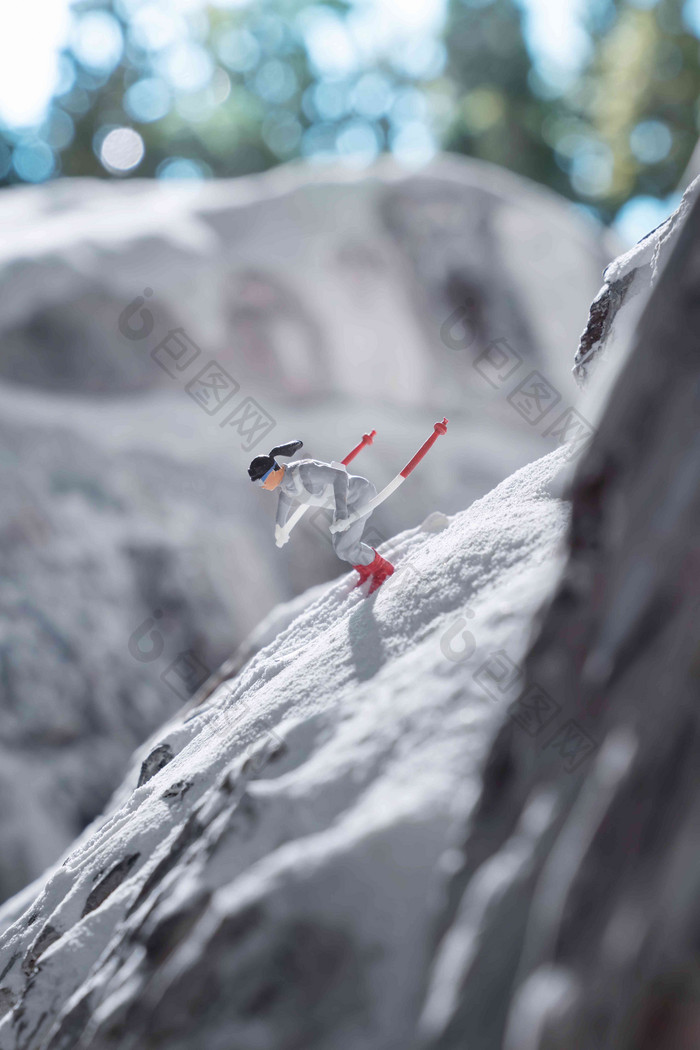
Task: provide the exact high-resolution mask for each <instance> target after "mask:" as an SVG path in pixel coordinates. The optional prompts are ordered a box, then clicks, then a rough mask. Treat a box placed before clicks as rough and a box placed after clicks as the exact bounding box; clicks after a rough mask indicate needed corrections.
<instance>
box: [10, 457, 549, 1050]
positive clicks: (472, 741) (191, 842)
mask: <svg viewBox="0 0 700 1050" xmlns="http://www.w3.org/2000/svg"><path fill="white" fill-rule="evenodd" d="M566 457H567V451H566V449H563V448H562V449H558V450H556V451H554V452H552V453H550V454H549V455H547V456H545V457H544V458H543V459H540V460H538V461H536V462H534V463H532V464H531V465H529V466H527V467H524V468H522V469H521V470H519V471H518V472H517V473H516V474H514V475H513V476H511V477H510V478H508V479H507V480H506V481H504V482H502V483H501V484H500V485H499V486H498V487H497V488H496V489H494V490H493V491H492V492H490V493H489V494H488V495H486V496H485V497H483V498H482V499H480V500H478V501H477V502H475V503H474V504H473V505H472V506H471V507H469V508H468V509H467V510H465V511H463V512H460V513H458V514H455V515H454V516H452V517H449V518H448V517H447V516H445V515H442V514H439V513H434V514H432V515H430V516H429V518H428V519H426V521H425V522H424V524H423V526H421V527H419V528H416V529H413V530H410V531H408V532H404V533H402V534H401V535H399V536H398V537H396V538H395V539H394V540H393V541H390V543H388V544H385V545H384V546H383V547H382V548H381V550H382V553H383V554H385V555H386V556H388V557H389V558H391V559H392V560H393V561H394V562H395V564H396V565H397V572H396V573H395V575H394V576H393V577H392V578H391V579H390V580H389V581H388V582H387V583H386V584H385V585H384V586H383V587H382V588H381V589H380V590H379V591H378V592H377V593H376V594H375V595H373V596H372V597H371V598H368V597H366V596H365V595H364V593H362V592H361V591H359V590H357V589H353V585H354V582H355V579H356V577H355V576H354V574H348V575H344V576H342V577H340V578H339V579H338V580H336V581H335V582H333V583H331V584H328V585H323V586H322V587H320V588H315V589H314V590H313V591H312V592H311V593H310V594H309V595H307V596H304V597H302V598H299V599H297V600H296V601H295V603H293V604H292V605H291V606H290V607H288V608H287V609H285V610H276V611H275V612H274V613H273V614H272V616H271V617H270V619H269V620H268V622H267V623H266V624H263V625H261V627H260V629H259V631H258V632H257V638H256V640H255V641H253V642H251V645H250V651H251V652H253V651H254V650H255V649H256V648H257V649H258V651H257V652H254V655H252V656H251V658H250V659H249V661H248V662H247V663H245V665H244V666H243V667H241V668H240V670H239V671H238V673H237V674H236V675H234V677H232V678H230V679H228V680H227V681H225V682H223V683H222V684H221V685H220V686H219V687H218V688H217V689H216V690H215V692H214V693H213V694H212V695H211V696H209V697H208V699H206V700H205V701H204V702H203V703H201V704H200V705H199V706H197V707H194V708H193V707H192V706H190V707H188V708H185V710H184V711H183V712H182V713H181V714H180V715H179V716H178V717H176V718H174V719H173V720H172V721H170V722H169V723H168V724H167V725H166V726H165V727H164V728H163V729H162V730H161V731H160V732H159V733H157V734H156V735H155V736H154V737H153V738H152V739H151V740H150V741H149V742H148V743H147V744H146V745H145V746H144V747H143V748H141V749H140V750H139V751H138V752H137V754H136V755H135V757H134V760H133V763H132V766H131V769H130V772H129V774H128V776H127V777H126V780H125V782H124V783H123V785H122V787H121V788H120V789H119V790H118V791H117V793H116V795H115V796H114V798H113V800H112V803H111V804H110V806H109V807H108V809H107V811H106V812H105V813H104V814H103V816H101V817H100V818H99V819H98V820H96V821H95V822H94V823H93V824H92V825H91V826H90V827H89V828H88V829H86V831H85V832H84V833H83V835H82V836H81V837H80V838H79V839H78V841H77V842H76V843H75V844H74V846H73V847H72V848H71V850H70V851H69V852H68V854H67V855H66V856H65V859H64V860H63V862H62V863H60V864H59V865H58V866H57V867H55V868H54V869H53V870H51V871H50V872H49V873H48V874H47V876H46V877H45V879H44V880H41V883H40V884H37V886H36V887H35V891H36V892H34V891H32V893H31V894H30V893H29V892H25V893H24V894H23V895H22V896H21V898H19V899H18V900H15V901H10V902H8V903H7V904H6V905H5V906H4V908H3V909H2V910H1V911H0V929H3V930H4V933H3V935H2V937H1V938H0V1014H2V1015H3V1016H2V1017H1V1019H0V1047H1V1048H2V1050H19V1048H20V1047H21V1048H22V1050H40V1048H44V1047H48V1046H49V1045H50V1044H51V1047H52V1050H54V1048H55V1047H56V1048H57V1047H68V1046H73V1045H77V1043H78V1040H79V1038H81V1037H82V1039H83V1042H80V1046H81V1047H82V1046H86V1047H87V1046H90V1047H95V1048H97V1047H103V1046H107V1045H109V1046H110V1047H111V1046H115V1047H116V1046H119V1047H124V1048H126V1047H127V1046H128V1047H132V1046H133V1047H136V1046H144V1045H151V1043H149V1042H148V1039H147V1038H146V1036H148V1038H149V1039H153V1040H154V1044H153V1045H155V1043H157V1042H158V1039H161V1040H163V1042H164V1044H167V1046H168V1048H169V1050H185V1048H188V1050H191V1048H192V1047H193V1046H195V1045H196V1046H197V1047H199V1048H202V1050H207V1048H212V1050H213V1048H214V1047H220V1046H246V1047H248V1048H270V1050H272V1048H273V1047H274V1048H275V1050H284V1048H286V1047H290V1048H291V1047H292V1046H300V1045H306V1046H309V1047H311V1046H313V1047H324V1048H326V1047H327V1048H328V1050H330V1048H331V1047H332V1048H333V1050H345V1048H347V1050H351V1048H352V1050H354V1048H357V1050H359V1048H362V1050H368V1048H377V1050H379V1048H380V1047H381V1048H382V1050H390V1048H394V1047H396V1048H397V1050H398V1048H399V1047H401V1048H404V1047H407V1046H409V1045H411V1043H412V1042H413V1040H414V1038H415V1026H416V1023H417V1018H418V1016H419V1014H420V1009H421V1000H422V993H423V990H424V988H425V982H426V977H427V972H428V964H429V961H430V954H431V951H432V945H433V943H434V933H435V922H436V917H437V915H438V913H439V910H440V906H441V903H442V897H441V894H442V890H443V889H444V886H445V883H446V878H447V874H448V871H449V861H450V856H451V854H450V844H451V841H452V834H453V830H454V828H455V827H458V826H460V824H461V823H462V822H463V820H464V818H465V815H466V813H467V812H468V810H469V808H470V807H471V805H472V804H473V802H474V799H475V796H476V792H477V788H478V771H479V766H480V763H481V762H482V760H483V758H484V757H485V753H486V750H487V747H488V744H489V742H490V740H491V739H492V737H493V734H494V733H495V731H496V730H497V727H498V725H499V724H500V723H501V721H502V720H503V719H504V718H506V717H507V704H506V703H504V702H495V701H494V700H493V699H491V698H489V696H488V695H487V694H486V693H485V691H484V690H483V688H482V687H481V686H480V685H479V682H478V681H477V679H476V678H475V672H476V671H477V669H478V668H480V667H481V666H482V665H483V663H484V662H485V661H486V660H488V658H489V657H490V656H491V655H492V654H494V653H496V652H505V653H506V654H507V655H508V657H509V658H510V659H511V660H513V661H514V662H516V663H518V662H519V661H520V660H521V658H522V656H523V655H524V651H525V649H526V646H527V643H528V640H529V637H530V633H531V627H532V621H533V615H534V614H535V613H536V611H537V610H538V608H539V607H540V606H541V604H542V602H543V601H544V600H545V599H546V597H547V595H548V593H549V592H550V590H551V588H552V586H553V584H554V582H555V578H556V575H557V573H558V571H559V569H560V567H561V557H562V553H563V550H562V544H561V540H562V536H563V533H564V530H565V527H566V524H567V521H568V509H569V508H568V504H567V503H566V502H565V501H564V500H562V499H561V498H559V486H558V484H557V477H558V475H560V472H561V470H562V467H564V465H565V464H566V462H567V460H566ZM448 632H449V633H448ZM259 646H262V647H261V648H258V647H259ZM162 745H168V747H169V748H170V749H171V751H172V753H173V755H174V757H173V758H172V760H171V761H169V762H168V764H167V765H165V766H164V767H163V768H161V769H160V770H159V772H157V773H156V774H155V775H154V776H153V777H152V779H150V780H149V781H148V782H147V783H145V784H144V785H143V786H141V787H137V786H136V785H137V779H138V775H139V769H140V766H141V763H142V761H143V760H144V759H145V758H146V756H147V755H148V754H149V753H151V752H152V751H153V749H154V748H156V747H158V746H162ZM178 838H179V839H180V843H181V846H180V847H178V846H176V841H177V840H178ZM183 843H184V845H182V844H183ZM168 857H169V858H170V861H169V862H168V861H167V858H168ZM127 861H128V864H127ZM117 865H122V869H121V870H122V872H123V874H121V875H119V874H114V872H115V869H116V866H117ZM126 868H128V870H125V869H126ZM118 870H119V869H117V871H118ZM154 872H155V874H154ZM106 878H107V879H108V880H109V881H107V882H106V881H105V879H106ZM147 880H149V881H148V882H147ZM110 889H111V892H109V890H110ZM91 892H92V898H91V899H90V900H89V899H88V898H89V896H90V894H91ZM31 898H33V899H31ZM137 898H138V899H137ZM96 901H97V903H96ZM86 904H87V905H88V908H87V909H86ZM90 908H92V910H89V909H90ZM188 909H193V911H192V915H193V916H194V918H193V919H192V921H191V922H184V923H182V924H181V925H179V926H178V922H177V917H178V916H180V915H182V914H189V911H188ZM168 920H171V926H168ZM173 922H174V923H175V927H176V929H177V932H176V933H175V934H173V933H172V928H173V927H172V923H173ZM237 922H238V923H239V926H240V929H239V932H238V934H235V933H234V932H232V931H235V929H236V923H237ZM232 924H233V925H232ZM163 930H164V931H166V933H165V934H164V936H165V937H166V940H167V942H168V947H167V950H166V951H158V950H154V949H153V943H154V941H153V938H154V937H155V939H156V942H157V941H158V937H159V936H160V934H159V931H163ZM167 931H170V932H167ZM285 931H286V932H285ZM292 935H293V939H294V941H295V942H296V940H298V939H299V938H301V940H302V942H305V939H307V938H308V944H307V945H306V949H307V956H308V955H310V956H311V957H314V951H315V950H316V949H317V948H318V945H319V944H321V945H322V946H323V945H325V946H326V947H327V948H328V952H329V961H328V963H327V965H326V964H325V963H324V964H323V966H322V969H323V971H324V976H323V980H320V983H319V975H318V974H310V973H307V972H306V970H305V969H304V967H301V968H299V969H295V968H294V967H292V968H291V969H290V970H289V972H286V973H285V976H284V983H283V987H282V988H281V989H280V988H277V989H276V990H275V996H276V998H275V999H274V1001H273V1004H272V1006H271V1007H270V1008H267V1009H262V1010H255V1009H254V1008H253V1006H252V1005H251V1004H253V1003H255V1002H259V1001H261V997H262V1000H264V999H265V995H266V994H267V993H268V991H269V985H270V982H273V983H274V980H275V975H277V976H279V965H280V964H279V957H280V951H282V949H283V948H284V943H286V942H284V937H285V936H287V937H291V936H292ZM149 938H150V941H149ZM283 942H284V943H283ZM146 944H148V945H149V946H148V948H146V947H145V945H146ZM302 947H303V945H302ZM42 949H43V950H42ZM324 950H325V949H324ZM322 957H323V956H322ZM37 959H38V961H37ZM319 965H320V964H319ZM276 967H277V969H276ZM203 995H204V996H205V999H206V1001H207V1003H208V1005H207V1006H206V1007H203V1006H202V1001H203V1000H202V999H201V997H202V996H203ZM197 996H199V997H200V998H199V999H197ZM195 1000H196V1002H195ZM197 1004H199V1005H197ZM195 1013H196V1014H197V1017H196V1019H195V1018H194V1016H193V1015H194V1014H195ZM70 1018H73V1021H72V1022H70V1023H69V1020H67V1019H70ZM75 1018H79V1021H76V1020H75ZM124 1019H127V1021H128V1026H129V1028H128V1030H129V1034H128V1035H127V1034H125V1031H126V1030H122V1029H120V1028H119V1023H120V1021H123V1020H124ZM70 1024H73V1025H74V1026H77V1027H73V1028H71V1027H70ZM62 1025H63V1027H62ZM120 1032H121V1033H122V1034H121V1035H120ZM52 1040H53V1042H52ZM158 1045H161V1044H160V1043H158Z"/></svg>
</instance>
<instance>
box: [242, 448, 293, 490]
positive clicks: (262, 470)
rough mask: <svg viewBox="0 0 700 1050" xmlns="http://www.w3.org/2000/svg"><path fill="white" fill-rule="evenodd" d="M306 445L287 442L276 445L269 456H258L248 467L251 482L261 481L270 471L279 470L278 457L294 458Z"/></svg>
mask: <svg viewBox="0 0 700 1050" xmlns="http://www.w3.org/2000/svg"><path fill="white" fill-rule="evenodd" d="M303 444H304V442H303V441H298V440H297V441H286V442H285V443H284V445H275V447H274V448H272V449H270V453H269V455H267V456H256V457H255V459H254V460H253V461H252V462H251V464H250V466H249V467H248V475H249V477H250V480H251V481H259V480H260V478H263V477H264V476H265V475H266V474H267V472H268V470H272V469H273V468H274V469H275V470H279V469H280V467H279V464H278V463H277V462H276V460H275V457H276V456H293V455H294V453H295V452H298V451H299V449H300V448H301V447H302V445H303Z"/></svg>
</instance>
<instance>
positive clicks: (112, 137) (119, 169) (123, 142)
mask: <svg viewBox="0 0 700 1050" xmlns="http://www.w3.org/2000/svg"><path fill="white" fill-rule="evenodd" d="M144 153H145V147H144V142H143V139H142V138H141V136H140V135H139V133H138V131H134V129H133V128H113V129H112V130H111V131H109V132H108V133H107V134H106V135H105V137H104V138H103V140H102V144H101V146H100V161H101V162H102V164H103V165H104V167H105V168H106V169H107V171H109V172H112V174H114V175H122V174H125V173H126V172H128V171H132V170H133V169H134V168H136V167H137V166H138V165H139V164H140V163H141V161H142V160H143V155H144Z"/></svg>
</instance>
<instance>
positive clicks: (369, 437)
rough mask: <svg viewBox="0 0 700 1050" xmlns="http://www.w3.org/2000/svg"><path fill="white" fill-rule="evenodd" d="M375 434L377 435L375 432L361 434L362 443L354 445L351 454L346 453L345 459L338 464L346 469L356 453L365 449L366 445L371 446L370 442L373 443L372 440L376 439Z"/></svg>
mask: <svg viewBox="0 0 700 1050" xmlns="http://www.w3.org/2000/svg"><path fill="white" fill-rule="evenodd" d="M376 434H377V431H376V430H371V431H370V432H369V434H363V435H362V441H361V442H360V444H359V445H355V447H354V449H353V450H352V452H348V454H347V456H346V457H345V459H341V461H340V462H341V463H342V464H343V465H344V466H346V467H347V465H348V463H352V461H353V459H354V458H355V456H356V455H357V454H358V452H362V449H363V448H365V447H366V446H367V445H371V444H372V442H373V441H374V439H375V437H376Z"/></svg>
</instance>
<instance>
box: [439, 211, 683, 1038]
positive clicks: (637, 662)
mask: <svg viewBox="0 0 700 1050" xmlns="http://www.w3.org/2000/svg"><path fill="white" fill-rule="evenodd" d="M664 236H665V233H664V228H663V227H662V229H661V230H660V231H657V233H656V234H655V235H654V237H653V238H652V241H654V240H656V241H657V243H658V244H662V242H663V239H664ZM699 343H700V204H698V203H695V205H694V206H693V208H692V211H690V214H689V215H688V217H687V218H686V220H685V223H684V225H683V227H682V229H680V230H679V232H678V234H677V237H676V243H675V246H674V248H673V251H672V254H671V256H670V259H669V261H668V262H667V265H666V267H665V268H664V270H663V273H662V274H661V276H660V277H659V279H658V280H657V282H656V286H655V290H654V293H653V295H652V297H651V300H650V301H649V304H648V306H647V309H646V311H645V312H644V314H643V316H642V319H641V322H640V326H639V330H638V335H637V338H636V340H635V345H634V348H633V351H632V353H631V356H630V357H629V359H628V361H627V364H626V367H625V370H624V372H623V374H622V375H621V376H620V378H619V380H618V382H617V384H616V386H615V388H614V389H613V390H612V392H611V394H610V399H609V406H608V409H607V411H606V413H605V415H604V417H603V419H602V422H601V424H600V427H599V429H598V431H597V433H596V436H595V438H594V440H593V442H592V446H591V448H590V451H589V453H588V454H587V455H586V456H585V458H584V460H583V462H582V464H581V467H580V469H579V471H578V473H577V476H576V479H575V483H574V486H573V520H572V526H571V534H570V539H569V555H568V562H567V565H566V567H565V569H564V573H563V577H562V580H561V583H560V585H559V587H558V589H557V591H556V594H555V597H554V600H553V603H552V605H551V608H550V610H549V612H548V614H547V616H546V619H545V620H544V624H543V627H542V630H541V633H540V635H539V637H538V639H537V641H536V644H535V645H534V647H533V649H532V651H531V653H530V655H529V657H528V659H527V664H526V672H525V689H524V691H523V692H522V694H521V697H520V703H521V704H522V705H524V706H527V705H528V702H529V704H530V706H531V708H532V719H531V721H530V726H531V727H532V729H533V733H532V735H529V734H528V733H527V732H524V731H523V727H522V726H520V725H518V724H517V722H516V721H510V722H506V723H505V725H504V727H503V729H502V730H501V733H500V735H499V737H498V739H497V742H496V744H495V746H494V748H493V750H492V752H491V754H490V756H489V760H488V762H487V765H486V768H485V772H484V783H483V788H482V793H481V797H480V799H479V802H478V805H477V807H476V810H475V813H474V815H473V817H472V819H471V820H470V821H469V823H468V826H467V828H466V832H465V834H464V836H463V839H462V844H461V858H462V859H461V865H457V864H456V867H457V869H458V870H457V871H456V874H455V875H454V878H453V882H452V886H451V892H450V901H451V905H450V907H449V909H448V912H447V914H446V915H445V916H444V920H443V930H444V936H443V940H442V946H441V949H440V951H439V954H438V960H437V963H436V965H435V966H434V968H433V978H432V988H431V992H430V994H429V997H428V1006H427V1009H426V1014H425V1020H426V1026H427V1029H428V1031H429V1033H430V1035H431V1041H430V1045H431V1046H432V1047H435V1048H436V1050H457V1048H460V1050H461V1048H463V1047H464V1046H469V1047H478V1048H479V1050H498V1048H500V1047H506V1048H507V1050H552V1048H555V1047H556V1048H559V1047H567V1048H569V1047H576V1050H627V1048H629V1047H634V1048H635V1050H652V1048H653V1050H695V1048H696V1047H697V1046H698V1033H699V1032H700V1027H699V1026H700V995H699V992H698V989H699V987H700V986H699V984H698V972H699V971H698V959H697V945H698V938H699V937H700V849H699V848H698V845H699V835H698V827H699V826H700V664H699V662H698V656H699V654H700V617H699V616H698V609H699V607H700V605H699V603H700V545H699V542H698V521H700V437H699V432H698V420H699V419H700V356H699V355H698V345H699ZM528 698H529V700H528ZM554 711H558V712H559V717H560V718H565V719H566V728H565V729H564V728H563V727H561V726H560V725H559V724H557V723H553V724H552V725H551V726H548V725H547V724H546V723H547V721H548V718H549V714H550V713H551V712H554ZM525 728H527V726H526V727H525ZM591 751H593V752H594V753H593V754H591ZM587 752H588V757H587Z"/></svg>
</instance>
